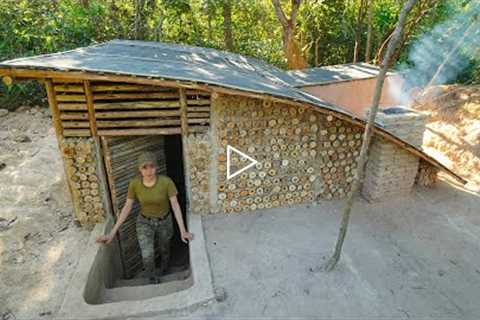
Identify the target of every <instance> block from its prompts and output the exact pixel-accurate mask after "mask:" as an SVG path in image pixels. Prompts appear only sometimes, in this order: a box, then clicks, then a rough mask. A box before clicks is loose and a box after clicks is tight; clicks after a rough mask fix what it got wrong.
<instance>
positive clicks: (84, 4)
mask: <svg viewBox="0 0 480 320" xmlns="http://www.w3.org/2000/svg"><path fill="white" fill-rule="evenodd" d="M80 3H81V4H82V7H84V8H85V9H88V8H89V7H90V0H80Z"/></svg>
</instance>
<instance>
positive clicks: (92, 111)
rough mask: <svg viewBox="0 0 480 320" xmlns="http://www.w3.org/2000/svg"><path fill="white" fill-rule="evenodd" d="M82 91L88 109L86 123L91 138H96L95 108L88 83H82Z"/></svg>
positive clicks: (86, 81)
mask: <svg viewBox="0 0 480 320" xmlns="http://www.w3.org/2000/svg"><path fill="white" fill-rule="evenodd" d="M83 89H84V91H85V98H86V101H87V109H88V121H89V122H90V133H91V134H92V136H93V137H96V136H97V121H96V118H95V106H94V104H93V94H92V88H91V87H90V81H88V80H85V81H83Z"/></svg>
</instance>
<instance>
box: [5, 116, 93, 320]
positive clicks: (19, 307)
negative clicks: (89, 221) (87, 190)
mask: <svg viewBox="0 0 480 320" xmlns="http://www.w3.org/2000/svg"><path fill="white" fill-rule="evenodd" d="M50 128H51V125H50V118H49V115H48V109H45V108H43V109H40V108H32V109H30V108H28V109H25V108H22V109H20V110H18V111H17V112H10V113H9V114H7V115H6V116H3V117H0V168H2V169H1V170H0V208H1V209H0V301H1V302H0V319H2V320H5V319H9V320H10V319H39V318H41V319H44V318H51V317H52V315H53V314H55V313H56V311H57V310H58V309H59V307H60V304H61V302H62V298H63V294H64V291H65V288H66V285H67V283H68V279H69V277H71V275H72V272H73V270H74V268H75V264H76V261H77V258H78V254H79V252H81V250H80V248H81V246H82V244H83V243H84V242H85V240H86V239H87V235H88V231H86V230H82V229H81V228H79V227H77V226H76V225H75V223H74V221H73V219H72V207H71V204H70V202H69V198H68V196H67V193H66V187H65V185H64V180H63V171H62V170H63V169H62V164H61V159H60V154H59V152H58V147H57V142H56V139H55V135H54V132H53V131H52V130H51V129H50Z"/></svg>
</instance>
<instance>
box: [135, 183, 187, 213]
mask: <svg viewBox="0 0 480 320" xmlns="http://www.w3.org/2000/svg"><path fill="white" fill-rule="evenodd" d="M177 193H178V191H177V187H176V186H175V183H174V182H173V181H172V179H170V178H169V177H167V176H164V175H159V176H157V181H156V182H155V184H154V185H153V186H151V187H146V186H145V185H144V184H143V182H142V178H141V177H136V178H133V179H132V180H130V182H129V184H128V194H127V198H128V199H136V200H138V202H139V203H140V210H141V212H142V214H143V215H144V216H147V217H161V218H163V217H164V216H166V215H167V214H168V212H169V211H170V201H169V200H170V199H169V198H170V197H173V196H175V195H176V194H177Z"/></svg>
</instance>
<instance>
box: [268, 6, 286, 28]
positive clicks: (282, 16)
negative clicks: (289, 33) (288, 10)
mask: <svg viewBox="0 0 480 320" xmlns="http://www.w3.org/2000/svg"><path fill="white" fill-rule="evenodd" d="M272 4H273V8H274V9H275V14H276V15H277V18H278V20H280V23H281V24H282V26H283V27H284V28H287V27H288V20H287V17H286V16H285V13H283V10H282V6H281V5H280V0H272Z"/></svg>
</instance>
